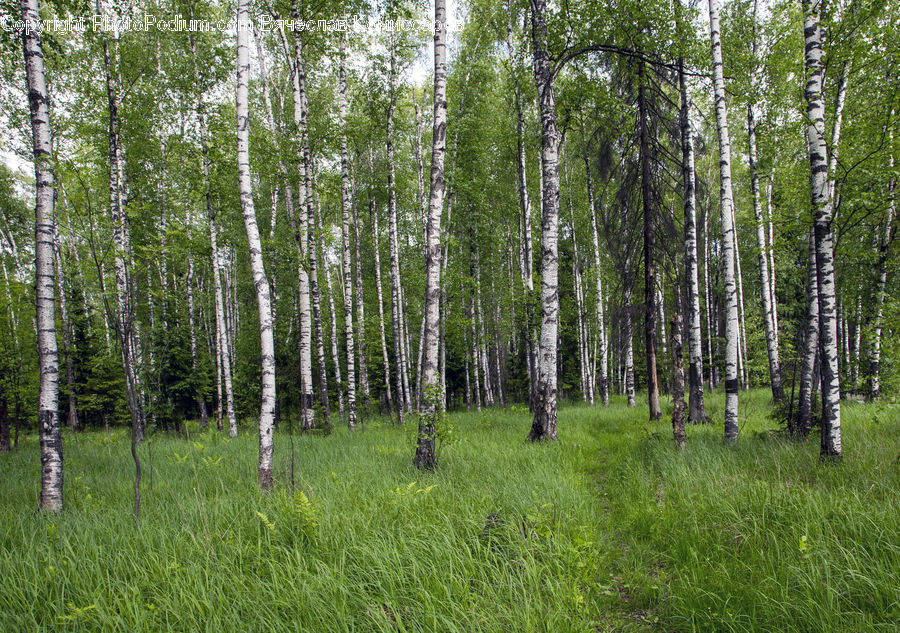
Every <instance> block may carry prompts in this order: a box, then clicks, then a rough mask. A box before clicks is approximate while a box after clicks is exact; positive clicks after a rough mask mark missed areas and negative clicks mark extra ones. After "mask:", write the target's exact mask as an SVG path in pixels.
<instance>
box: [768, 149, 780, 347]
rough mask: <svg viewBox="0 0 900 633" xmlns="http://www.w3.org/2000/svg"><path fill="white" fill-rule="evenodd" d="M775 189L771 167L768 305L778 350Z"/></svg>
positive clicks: (773, 172)
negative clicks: (773, 203) (773, 194)
mask: <svg viewBox="0 0 900 633" xmlns="http://www.w3.org/2000/svg"><path fill="white" fill-rule="evenodd" d="M774 187H775V167H774V166H773V167H772V173H771V175H770V176H769V186H768V187H766V209H767V213H768V215H769V217H768V227H769V244H768V256H769V295H770V297H769V305H770V306H772V328H773V332H774V333H775V348H776V349H780V343H779V341H780V338H779V335H778V293H777V292H776V291H775V224H774V222H773V221H772V218H773V216H774V207H773V206H772V189H773V188H774Z"/></svg>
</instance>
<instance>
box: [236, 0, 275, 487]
mask: <svg viewBox="0 0 900 633" xmlns="http://www.w3.org/2000/svg"><path fill="white" fill-rule="evenodd" d="M252 28H253V27H252V23H251V21H250V6H249V2H248V1H247V0H238V6H237V96H236V106H237V156H238V187H239V189H240V194H241V212H242V214H243V216H244V228H245V229H246V231H247V243H248V245H249V250H250V268H251V271H252V274H253V286H254V287H255V288H256V303H257V307H258V308H259V339H260V358H261V363H262V367H261V371H262V401H261V403H260V411H259V466H258V480H259V488H260V490H263V491H267V490H271V488H272V486H273V481H272V468H273V457H274V452H275V450H274V449H275V446H274V438H273V435H272V434H273V429H274V425H275V339H274V336H273V332H272V306H271V303H270V297H269V278H268V277H267V276H266V269H265V264H264V262H263V251H262V242H261V240H260V237H259V227H258V226H257V224H256V210H255V209H254V207H253V186H252V182H251V179H250V106H249V99H248V82H249V79H250V46H249V43H250V42H249V40H250V30H251V29H252Z"/></svg>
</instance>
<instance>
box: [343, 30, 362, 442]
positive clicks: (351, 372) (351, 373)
mask: <svg viewBox="0 0 900 633" xmlns="http://www.w3.org/2000/svg"><path fill="white" fill-rule="evenodd" d="M345 46H346V43H345V39H344V37H341V45H340V53H339V55H340V57H339V66H338V116H339V119H338V125H339V126H340V129H341V262H342V269H341V270H342V273H343V275H342V277H343V278H342V283H343V284H344V341H345V343H346V350H347V426H348V428H349V429H350V430H351V431H352V430H353V429H355V428H356V367H355V365H354V362H353V361H354V358H353V354H354V347H353V282H352V278H351V274H352V270H351V266H350V205H351V202H350V165H349V158H348V156H347V78H346V72H345V70H344V64H345V58H346V54H345ZM358 241H359V238H358V237H357V242H358ZM360 305H362V304H361V303H360Z"/></svg>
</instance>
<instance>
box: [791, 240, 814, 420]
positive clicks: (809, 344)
mask: <svg viewBox="0 0 900 633" xmlns="http://www.w3.org/2000/svg"><path fill="white" fill-rule="evenodd" d="M806 272H807V289H808V290H807V292H808V300H809V302H808V304H807V311H806V333H805V336H804V343H803V362H802V365H801V368H800V394H799V402H798V411H797V422H796V424H795V425H794V426H793V428H792V429H791V430H792V432H793V434H794V435H795V436H796V437H799V438H803V437H806V436H807V435H808V434H809V431H810V429H811V428H812V415H813V391H814V389H813V378H814V373H815V366H816V352H817V350H818V349H819V282H818V274H817V273H816V235H815V229H814V228H810V230H809V260H808V264H807V271H806ZM792 423H793V421H791V420H788V424H792Z"/></svg>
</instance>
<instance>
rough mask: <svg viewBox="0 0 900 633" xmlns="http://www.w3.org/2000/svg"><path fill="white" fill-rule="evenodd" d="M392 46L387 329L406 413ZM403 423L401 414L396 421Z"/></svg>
mask: <svg viewBox="0 0 900 633" xmlns="http://www.w3.org/2000/svg"><path fill="white" fill-rule="evenodd" d="M394 64H395V61H394V45H393V42H391V66H390V76H389V86H390V87H389V90H390V95H389V105H388V114H387V162H388V244H389V247H390V271H391V327H392V328H393V334H394V361H395V363H396V374H397V406H398V409H405V410H406V411H409V410H410V394H409V392H408V389H409V382H408V380H407V378H406V354H405V347H406V346H405V344H404V337H405V331H404V323H403V296H402V290H401V286H400V253H399V249H400V245H399V232H398V227H397V194H396V191H395V188H394V142H393V130H394V105H395V104H394V101H395V91H396V81H397V79H396V72H395V69H394ZM398 421H399V423H400V424H402V423H403V414H402V413H401V414H400V416H399V417H398Z"/></svg>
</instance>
